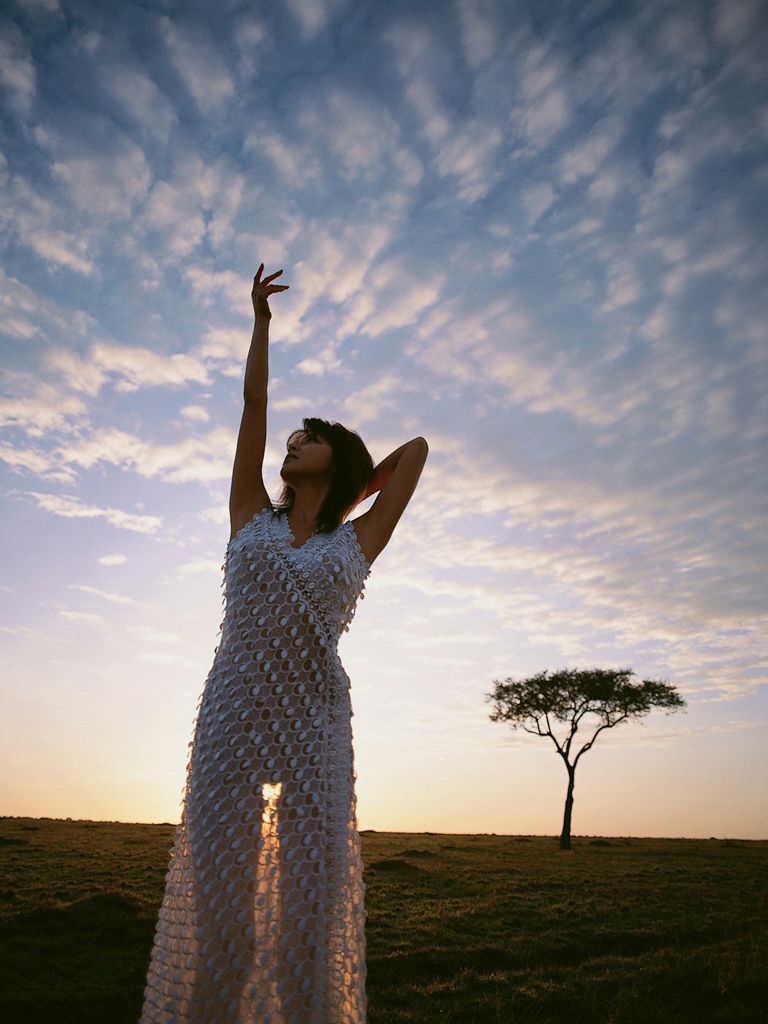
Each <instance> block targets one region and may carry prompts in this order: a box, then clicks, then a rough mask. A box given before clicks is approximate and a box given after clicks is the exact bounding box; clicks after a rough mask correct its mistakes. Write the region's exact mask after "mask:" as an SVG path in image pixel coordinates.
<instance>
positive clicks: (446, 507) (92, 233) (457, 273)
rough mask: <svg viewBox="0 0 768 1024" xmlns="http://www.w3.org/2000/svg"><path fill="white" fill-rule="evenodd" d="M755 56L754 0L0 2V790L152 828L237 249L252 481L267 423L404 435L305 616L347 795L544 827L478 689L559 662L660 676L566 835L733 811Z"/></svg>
mask: <svg viewBox="0 0 768 1024" xmlns="http://www.w3.org/2000/svg"><path fill="white" fill-rule="evenodd" d="M766 52H768V16H767V15H766V11H765V8H764V6H763V5H761V4H760V3H759V2H757V0H755V2H751V0H723V2H710V0H700V2H696V3H675V2H670V0H667V2H660V0H642V2H626V0H622V2H607V0H586V2H585V0H578V2H568V0H559V2H554V0H529V2H521V0H498V2H497V0H450V2H449V0H439V2H434V3H413V2H389V0H383V2H382V0H380V2H375V0H354V2H353V0H285V2H283V3H274V2H270V3H267V2H261V3H260V2H253V0H252V2H242V0H237V2H235V0H221V2H219V3H217V4H210V3H204V2H200V0H198V2H184V3H180V2H170V0H166V2H164V0H154V2H141V3H140V2H134V0H121V2H119V3H118V2H116V0H112V2H106V3H105V2H103V0H15V2H13V0H11V2H8V3H6V4H5V5H4V7H3V14H2V15H0V104H1V114H2V116H1V117H0V133H1V135H2V155H1V156H0V189H2V202H1V203H0V211H2V212H1V213H0V232H1V242H0V244H1V245H2V257H3V258H2V270H1V271H0V274H2V289H1V292H2V300H1V305H0V315H1V324H0V351H2V370H3V373H2V390H1V392H0V508H1V511H2V517H3V524H4V529H3V535H2V542H1V543H2V547H1V548H0V562H1V564H2V574H1V575H0V607H1V609H2V610H1V612H0V645H1V647H0V660H1V664H2V667H1V668H0V678H1V679H2V682H1V687H2V690H1V692H0V700H1V701H2V708H3V713H2V716H1V717H0V814H6V815H29V816H33V817H41V816H46V817H55V818H64V817H73V818H86V819H93V820H118V821H143V822H162V821H168V822H175V821H178V820H179V816H180V810H181V793H182V790H183V786H184V771H185V766H186V760H187V755H188V744H189V743H191V739H192V735H193V727H194V721H195V714H196V706H197V702H198V699H199V696H200V694H201V692H202V689H203V685H204V682H205V678H206V676H207V673H208V671H209V669H210V667H211V664H212V660H213V655H214V650H215V647H216V645H217V643H218V634H219V629H220V624H221V617H222V614H223V590H222V579H223V573H222V567H223V561H224V553H225V547H226V543H227V540H228V538H229V520H228V511H227V502H228V495H229V484H230V476H231V470H232V460H233V457H234V449H235V441H236V435H237V429H238V426H239V422H240V415H241V411H242V382H243V372H244V367H245V357H246V355H247V351H248V344H249V340H250V332H251V327H252V316H253V314H252V308H251V300H250V288H251V282H252V278H253V275H254V274H255V272H256V269H257V267H258V265H259V263H260V262H262V261H263V262H264V263H265V265H266V268H267V271H268V272H271V271H272V270H276V269H279V268H281V267H282V268H283V276H282V278H281V280H282V281H283V282H284V283H287V284H289V285H290V290H289V291H288V292H285V293H284V294H281V295H276V296H274V297H273V299H272V301H271V305H272V312H273V319H272V323H271V350H270V373H271V381H270V407H269V425H268V444H267V455H266V461H265V482H266V484H267V488H268V490H269V491H270V493H271V494H273V495H276V494H277V492H278V490H279V477H278V468H279V465H280V462H281V460H282V453H283V448H284V443H285V439H286V437H287V435H288V434H289V432H290V431H291V430H292V429H294V428H295V427H296V426H297V425H299V424H300V422H301V418H302V417H303V416H305V415H318V416H322V417H324V418H327V419H335V420H339V421H341V422H342V423H344V424H346V425H347V426H349V427H352V428H353V429H356V430H358V431H359V432H360V434H361V435H362V436H363V438H364V440H365V441H366V443H367V445H368V447H369V449H370V450H371V453H372V455H373V456H374V458H375V459H376V460H377V461H378V460H380V459H382V458H383V457H384V456H385V455H386V454H387V453H388V452H390V451H391V450H393V449H394V448H395V447H397V446H398V445H400V444H401V443H402V442H403V441H405V440H407V439H408V438H410V437H413V436H416V435H423V436H424V437H426V438H427V440H428V442H429V446H430V454H429V459H428V461H427V465H426V468H425V470H424V474H423V476H422V480H421V482H420V484H419V487H418V490H417V491H416V494H415V496H414V498H413V500H412V502H411V504H410V506H409V508H408V509H407V511H406V513H405V515H404V516H403V519H402V520H401V522H400V524H399V526H398V528H397V530H396V532H395V534H394V536H393V538H392V541H391V542H390V545H389V547H388V548H387V549H386V550H385V552H384V553H383V554H382V555H381V556H380V557H379V558H378V559H377V561H376V563H375V565H374V566H373V571H372V573H371V576H370V578H369V580H368V583H367V587H366V595H365V600H363V601H361V602H360V605H359V607H358V611H357V614H356V617H355V620H354V622H353V624H352V628H351V630H350V632H349V633H348V634H345V635H344V637H343V639H342V643H341V648H340V653H341V656H342V661H343V663H344V665H345V667H346V669H347V672H348V673H349V675H350V678H351V680H352V702H353V708H354V718H353V722H352V724H353V730H354V744H355V768H356V772H357V783H356V786H357V796H358V820H359V826H360V828H362V829H377V830H380V831H411V832H420V831H434V832H453V833H478V832H495V833H499V834H541V835H555V834H557V833H558V832H559V829H560V824H561V819H562V807H563V800H564V796H565V785H566V774H565V770H564V767H563V765H562V763H561V761H560V759H559V758H558V756H557V754H556V752H555V750H554V748H553V747H552V745H551V744H550V743H549V742H548V741H544V740H540V739H537V738H536V737H532V736H529V735H526V734H525V733H521V732H520V731H519V730H518V731H514V730H512V729H511V728H510V727H509V726H508V725H505V724H502V723H494V722H491V721H490V719H489V714H490V710H491V708H490V705H489V703H488V702H487V700H486V694H488V693H489V692H490V691H491V689H492V687H493V681H494V680H495V679H505V678H515V679H521V678H524V677H525V676H527V675H531V674H534V673H536V672H540V671H542V670H545V669H548V670H556V669H558V668H563V667H571V668H588V667H592V666H600V667H605V668H611V667H631V668H632V669H633V670H634V671H635V672H636V674H637V676H638V677H639V678H655V679H664V680H666V681H667V682H669V683H671V684H673V685H674V686H676V687H677V689H678V690H679V692H680V693H681V695H682V696H683V697H684V698H685V700H686V702H687V706H686V709H685V711H684V712H682V713H677V714H674V715H666V714H664V713H662V712H653V713H651V714H650V715H649V716H647V717H646V718H644V719H643V720H642V721H641V722H637V723H632V724H623V725H621V726H618V727H617V728H616V729H614V730H610V731H608V732H606V733H603V734H601V736H600V737H599V738H598V740H597V742H596V743H595V746H594V748H593V749H592V750H590V751H589V753H588V754H586V755H585V756H584V758H583V759H582V761H581V762H580V765H579V769H578V772H577V776H576V792H575V806H574V820H573V831H574V834H576V835H619V836H631V835H632V836H689V837H704V838H706V837H709V836H730V837H741V838H745V839H750V838H751V839H759V838H762V839H765V838H768V795H767V794H766V785H765V780H766V778H768V742H767V732H768V728H767V727H768V697H767V694H766V664H767V663H768V658H767V656H766V637H767V636H768V614H767V610H768V601H767V600H766V596H767V595H766V590H767V587H766V569H767V568H768V565H767V564H766V563H768V557H767V551H766V537H767V536H768V531H766V505H767V502H766V499H767V497H768V484H767V483H766V480H767V479H768V477H767V475H766V473H765V467H766V465H767V464H768V459H767V455H768V453H767V452H766V447H768V446H767V445H766V440H767V435H768V410H767V409H766V394H768V344H767V342H768V338H767V337H766V335H767V334H768V328H767V327H766V324H768V308H767V307H768V289H766V267H768V252H766V250H767V249H768V242H767V239H768V233H767V232H766V212H767V210H768V201H767V198H768V65H767V64H766V62H765V53H766ZM587 736H588V734H587ZM587 736H585V738H587Z"/></svg>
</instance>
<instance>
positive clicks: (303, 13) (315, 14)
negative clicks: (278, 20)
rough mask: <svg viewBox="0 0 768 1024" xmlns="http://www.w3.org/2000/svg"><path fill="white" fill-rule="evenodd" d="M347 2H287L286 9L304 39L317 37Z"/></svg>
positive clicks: (334, 0) (327, 0) (331, 0)
mask: <svg viewBox="0 0 768 1024" xmlns="http://www.w3.org/2000/svg"><path fill="white" fill-rule="evenodd" d="M346 3H347V0H288V9H289V10H290V12H291V14H292V15H293V16H294V18H295V19H296V20H297V21H298V23H299V25H300V26H301V31H302V34H303V36H304V38H305V39H309V38H311V37H312V36H315V35H317V33H318V32H320V31H321V30H322V29H323V28H325V26H326V25H327V23H328V21H329V20H330V19H331V17H332V16H333V15H334V14H336V13H337V12H338V11H340V10H342V9H343V8H344V7H345V6H346Z"/></svg>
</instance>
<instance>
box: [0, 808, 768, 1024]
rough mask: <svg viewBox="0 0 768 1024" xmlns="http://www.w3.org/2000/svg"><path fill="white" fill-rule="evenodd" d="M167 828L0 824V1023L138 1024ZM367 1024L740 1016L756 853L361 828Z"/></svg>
mask: <svg viewBox="0 0 768 1024" xmlns="http://www.w3.org/2000/svg"><path fill="white" fill-rule="evenodd" d="M174 833H175V826H174V825H172V824H162V825H145V824H124V823H120V822H98V821H73V820H69V819H67V820H56V819H50V818H35V819H33V818H0V976H1V980H0V1020H2V1021H4V1022H5V1024H43V1022H44V1024H136V1022H137V1021H138V1018H139V1014H140V1011H141V1004H142V997H143V988H144V982H145V978H146V972H147V967H148V965H149V955H150V950H151V947H152V940H153V935H154V928H155V923H156V919H157V913H158V910H159V907H160V903H161V901H162V897H163V891H164V879H165V873H166V871H167V868H168V861H169V854H170V849H171V846H172V845H173V838H174ZM362 844H363V859H364V864H365V884H366V907H367V910H368V922H367V965H368V983H367V991H368V1001H369V1021H370V1024H426V1022H427V1021H429V1022H436V1021H439V1022H443V1021H444V1022H448V1024H525V1022H529V1021H530V1022H534V1021H536V1022H560V1021H563V1022H565V1021H567V1022H569V1024H573V1022H579V1021H584V1022H586V1021H589V1022H616V1024H619V1022H621V1024H630V1022H643V1024H646V1022H647V1024H650V1022H662V1021H664V1022H666V1021H674V1022H678V1021H679V1022H688V1021H690V1022H694V1021H695V1022H697V1024H698V1022H701V1021H721V1022H724V1024H725V1022H729V1024H732V1022H734V1024H738V1022H746V1021H750V1022H751V1021H758V1020H760V1021H762V1020H764V1019H765V1016H764V1013H765V1008H766V1006H767V1005H768V941H767V938H766V936H767V932H768V928H767V924H768V921H767V918H768V914H767V913H766V910H767V909H768V842H752V841H746V840H744V841H740V840H730V839H714V838H713V839H709V840H694V839H634V838H624V839H621V838H619V839H616V838H610V839H609V838H600V837H579V836H576V837H574V840H573V849H572V850H571V851H560V850H559V849H558V844H557V840H556V839H554V838H552V837H541V836H506V835H448V834H434V833H393V832H386V833H381V832H373V831H366V832H363V833H362Z"/></svg>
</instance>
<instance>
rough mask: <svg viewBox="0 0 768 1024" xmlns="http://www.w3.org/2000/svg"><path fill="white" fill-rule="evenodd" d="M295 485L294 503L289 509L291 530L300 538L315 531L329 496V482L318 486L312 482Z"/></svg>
mask: <svg viewBox="0 0 768 1024" xmlns="http://www.w3.org/2000/svg"><path fill="white" fill-rule="evenodd" d="M291 486H292V487H293V493H294V498H293V504H292V505H291V507H290V509H289V511H288V522H289V524H290V526H291V532H292V533H293V535H294V537H296V539H297V540H298V539H299V537H308V536H309V535H310V534H312V533H314V532H315V529H316V527H317V520H318V516H319V515H320V509H321V508H322V507H323V502H324V501H325V499H326V498H327V496H328V484H322V485H319V486H316V485H314V484H312V483H311V482H309V481H307V482H306V483H302V484H300V485H299V486H298V487H297V486H295V485H293V484H292V485H291Z"/></svg>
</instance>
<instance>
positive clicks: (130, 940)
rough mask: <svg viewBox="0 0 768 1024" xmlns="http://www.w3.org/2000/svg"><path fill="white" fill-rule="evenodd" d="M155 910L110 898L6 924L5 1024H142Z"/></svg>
mask: <svg viewBox="0 0 768 1024" xmlns="http://www.w3.org/2000/svg"><path fill="white" fill-rule="evenodd" d="M155 916H156V907H154V906H151V907H147V906H146V905H144V904H143V903H141V902H139V901H138V900H136V899H133V898H130V897H128V896H124V895H121V894H119V893H113V892H104V893H98V894H96V895H93V896H89V897H87V898H85V899H81V900H77V901H76V902H74V903H71V904H69V905H68V906H64V907H40V908H39V909H35V910H31V911H28V912H26V913H22V914H18V915H16V916H15V917H13V918H10V919H6V920H3V921H0V963H1V964H2V975H3V983H2V986H0V1020H2V1021H3V1022H4V1024H104V1022H106V1021H110V1022H112V1024H123V1022H125V1024H136V1021H137V1020H138V1018H139V1014H140V1013H141V1005H140V1002H139V1001H138V999H139V996H140V995H143V984H144V978H145V976H146V971H147V967H148V965H149V954H150V950H151V946H152V939H153V935H154V925H155Z"/></svg>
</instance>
